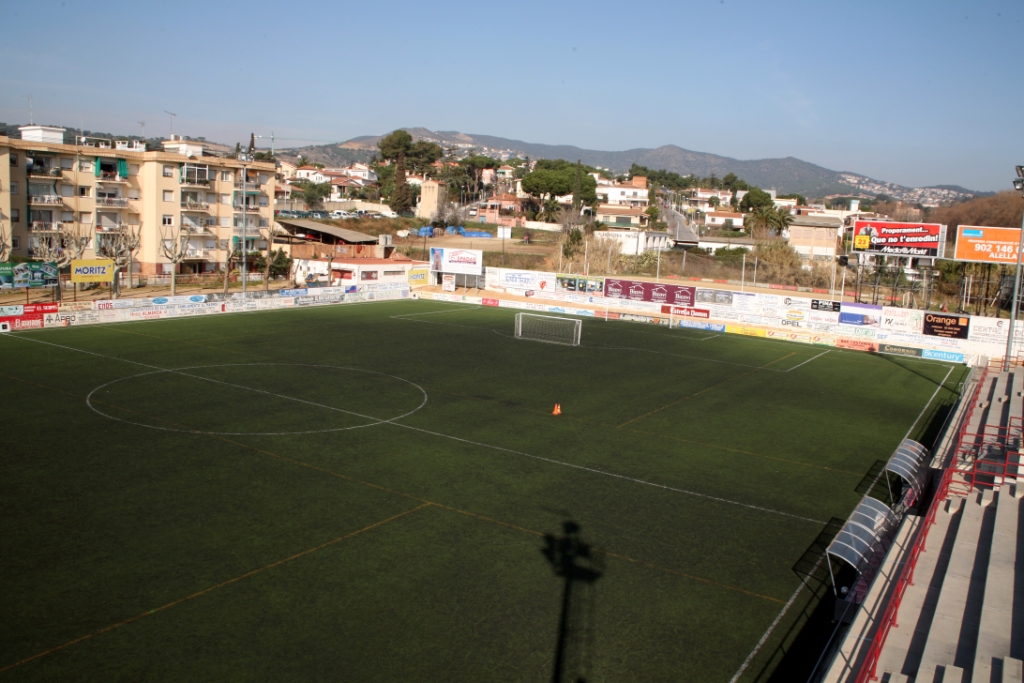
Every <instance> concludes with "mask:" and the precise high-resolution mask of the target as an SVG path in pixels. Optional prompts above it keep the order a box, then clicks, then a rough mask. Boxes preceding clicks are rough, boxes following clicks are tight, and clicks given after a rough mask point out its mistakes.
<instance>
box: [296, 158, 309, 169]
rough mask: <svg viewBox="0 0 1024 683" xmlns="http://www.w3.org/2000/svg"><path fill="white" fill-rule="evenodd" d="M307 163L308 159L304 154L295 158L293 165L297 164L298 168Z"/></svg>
mask: <svg viewBox="0 0 1024 683" xmlns="http://www.w3.org/2000/svg"><path fill="white" fill-rule="evenodd" d="M308 163H309V159H307V158H306V157H304V156H299V158H298V159H296V160H295V165H296V166H298V167H299V168H302V167H303V166H305V165H306V164H308Z"/></svg>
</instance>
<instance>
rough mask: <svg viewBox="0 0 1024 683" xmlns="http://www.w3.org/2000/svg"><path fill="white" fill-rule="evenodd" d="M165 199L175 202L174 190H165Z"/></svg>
mask: <svg viewBox="0 0 1024 683" xmlns="http://www.w3.org/2000/svg"><path fill="white" fill-rule="evenodd" d="M164 201H165V202H173V201H174V190H164Z"/></svg>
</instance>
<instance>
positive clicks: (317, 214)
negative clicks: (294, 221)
mask: <svg viewBox="0 0 1024 683" xmlns="http://www.w3.org/2000/svg"><path fill="white" fill-rule="evenodd" d="M309 217H310V218H327V214H326V213H324V212H323V211H310V212H309Z"/></svg>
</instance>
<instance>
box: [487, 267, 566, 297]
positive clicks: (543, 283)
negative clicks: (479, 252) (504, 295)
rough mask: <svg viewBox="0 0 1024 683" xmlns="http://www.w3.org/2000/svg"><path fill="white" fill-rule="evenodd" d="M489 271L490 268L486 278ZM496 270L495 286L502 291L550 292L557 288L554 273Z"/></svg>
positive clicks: (489, 269) (488, 272) (488, 270)
mask: <svg viewBox="0 0 1024 683" xmlns="http://www.w3.org/2000/svg"><path fill="white" fill-rule="evenodd" d="M491 270H492V269H491V268H488V269H487V274H488V277H490V273H491ZM496 270H498V281H497V282H496V283H495V284H496V286H498V287H502V288H504V289H521V290H526V291H531V292H551V291H554V290H556V289H557V287H558V285H557V282H556V280H555V274H554V273H546V272H543V271H534V270H511V269H508V268H501V269H496Z"/></svg>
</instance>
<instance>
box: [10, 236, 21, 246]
mask: <svg viewBox="0 0 1024 683" xmlns="http://www.w3.org/2000/svg"><path fill="white" fill-rule="evenodd" d="M11 249H21V238H20V237H12V238H11Z"/></svg>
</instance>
